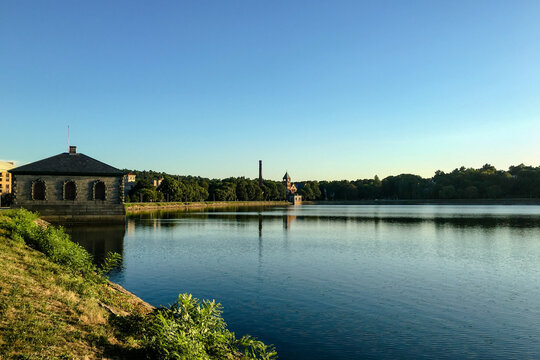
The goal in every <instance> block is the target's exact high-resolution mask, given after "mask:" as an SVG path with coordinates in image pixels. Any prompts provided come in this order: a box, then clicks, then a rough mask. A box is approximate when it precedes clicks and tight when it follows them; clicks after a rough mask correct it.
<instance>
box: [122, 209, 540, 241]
mask: <svg viewBox="0 0 540 360" xmlns="http://www.w3.org/2000/svg"><path fill="white" fill-rule="evenodd" d="M237 210H238V209H237ZM129 219H141V220H146V221H141V222H138V223H137V226H139V225H140V226H150V227H156V226H161V227H174V226H180V225H185V223H182V222H181V221H172V220H178V219H197V220H208V219H216V220H217V219H219V220H227V221H230V222H232V223H234V224H235V226H251V225H250V224H251V223H252V222H258V224H259V234H260V235H261V234H262V226H263V223H264V222H265V221H269V222H271V221H279V220H282V222H283V228H284V229H286V230H289V229H290V228H291V226H292V224H293V223H294V222H303V223H310V222H333V223H373V224H375V225H376V226H380V225H384V224H400V225H411V226H414V225H421V224H433V225H435V226H436V227H437V228H441V227H447V226H448V227H458V228H481V229H493V228H496V227H509V228H540V216H534V215H531V216H527V215H514V216H512V215H510V216H494V215H487V216H474V215H468V216H453V217H451V216H447V217H420V216H419V217H411V216H380V215H375V216H334V215H332V216H328V215H320V216H319V215H291V214H286V213H264V211H259V212H254V211H253V209H251V211H248V210H246V209H243V211H238V212H233V210H231V209H219V211H218V210H217V209H214V210H212V211H205V212H193V211H161V212H152V213H140V214H134V215H130V216H129ZM149 219H153V220H154V221H147V220H149ZM163 220H171V221H163ZM157 224H159V225H157ZM129 231H130V230H129V222H128V232H129Z"/></svg>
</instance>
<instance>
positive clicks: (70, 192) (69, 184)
mask: <svg viewBox="0 0 540 360" xmlns="http://www.w3.org/2000/svg"><path fill="white" fill-rule="evenodd" d="M76 197H77V185H75V182H74V181H72V180H68V181H66V182H65V183H64V200H75V198H76Z"/></svg>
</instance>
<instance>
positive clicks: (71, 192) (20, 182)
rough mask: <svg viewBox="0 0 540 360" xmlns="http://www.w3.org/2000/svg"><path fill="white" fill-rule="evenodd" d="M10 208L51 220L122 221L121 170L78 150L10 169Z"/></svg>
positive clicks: (123, 211) (74, 148)
mask: <svg viewBox="0 0 540 360" xmlns="http://www.w3.org/2000/svg"><path fill="white" fill-rule="evenodd" d="M10 172H11V174H13V193H14V195H15V199H14V204H13V207H23V208H26V209H28V210H31V211H37V212H39V213H40V214H41V215H42V217H43V218H44V219H45V220H48V221H53V222H58V221H60V222H63V221H68V222H86V221H92V220H100V221H102V222H124V221H125V209H124V204H123V202H124V172H123V171H121V170H119V169H117V168H114V167H112V166H110V165H107V164H105V163H102V162H101V161H98V160H95V159H92V158H91V157H89V156H86V155H84V154H80V153H77V147H75V146H70V147H69V152H68V153H62V154H58V155H56V156H52V157H50V158H47V159H43V160H40V161H36V162H33V163H31V164H27V165H24V166H20V167H17V168H15V169H13V170H10Z"/></svg>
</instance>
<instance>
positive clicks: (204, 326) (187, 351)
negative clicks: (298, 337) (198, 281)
mask: <svg viewBox="0 0 540 360" xmlns="http://www.w3.org/2000/svg"><path fill="white" fill-rule="evenodd" d="M221 313H222V310H221V304H219V303H216V302H215V301H213V300H212V301H209V300H204V301H203V303H202V305H201V304H200V303H199V300H198V299H196V298H194V297H192V295H190V294H180V295H179V296H178V300H177V301H176V302H175V303H174V304H173V305H171V306H170V307H169V308H165V307H161V308H158V309H156V310H155V311H154V312H153V313H152V314H150V315H149V319H148V321H147V325H146V326H145V329H144V338H143V345H144V347H145V348H146V350H147V351H148V357H149V358H152V359H182V360H183V359H185V360H188V359H194V360H198V359H201V360H202V359H227V358H230V356H231V355H236V356H235V357H237V358H238V357H239V355H240V354H241V352H243V354H244V357H245V358H247V359H265V360H266V359H273V358H275V357H276V352H275V351H274V349H273V348H272V347H270V346H266V345H264V344H263V343H262V342H260V341H257V340H255V339H253V338H251V337H249V336H244V337H242V338H241V339H236V337H235V335H234V333H232V332H230V331H229V330H227V325H226V323H225V321H224V320H223V318H222V317H221Z"/></svg>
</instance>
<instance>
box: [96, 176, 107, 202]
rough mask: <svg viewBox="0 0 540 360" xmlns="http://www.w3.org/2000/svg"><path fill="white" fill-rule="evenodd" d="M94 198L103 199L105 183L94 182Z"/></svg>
mask: <svg viewBox="0 0 540 360" xmlns="http://www.w3.org/2000/svg"><path fill="white" fill-rule="evenodd" d="M94 200H105V183H104V182H103V181H100V180H98V181H96V182H95V183H94Z"/></svg>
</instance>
